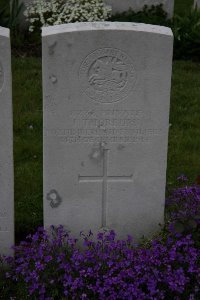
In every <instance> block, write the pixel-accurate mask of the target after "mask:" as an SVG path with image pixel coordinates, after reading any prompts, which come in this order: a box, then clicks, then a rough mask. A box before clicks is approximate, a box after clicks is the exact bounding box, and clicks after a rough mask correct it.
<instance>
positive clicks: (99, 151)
mask: <svg viewBox="0 0 200 300" xmlns="http://www.w3.org/2000/svg"><path fill="white" fill-rule="evenodd" d="M105 146H106V143H99V145H98V146H96V147H94V148H93V149H92V151H91V153H90V154H89V158H90V159H91V160H92V161H94V162H99V161H101V160H102V159H103V156H104V149H105Z"/></svg>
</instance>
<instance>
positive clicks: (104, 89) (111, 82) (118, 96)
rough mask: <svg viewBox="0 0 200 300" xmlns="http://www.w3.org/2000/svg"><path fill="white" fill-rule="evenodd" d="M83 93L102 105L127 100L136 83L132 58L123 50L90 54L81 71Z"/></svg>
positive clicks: (105, 50) (109, 50)
mask: <svg viewBox="0 0 200 300" xmlns="http://www.w3.org/2000/svg"><path fill="white" fill-rule="evenodd" d="M79 78H80V83H81V86H82V89H83V91H84V92H85V93H86V95H87V96H88V97H90V98H91V99H93V100H95V101H98V102H100V103H113V102H117V101H120V100H122V99H124V98H126V97H127V96H128V95H129V93H130V92H131V90H132V89H133V87H134V85H135V81H136V74H135V69H134V66H133V62H132V60H131V58H130V57H129V56H128V55H127V54H126V53H124V52H123V51H121V50H118V49H113V48H103V49H98V50H96V51H94V52H93V53H91V54H89V55H88V56H87V57H86V59H85V60H84V61H83V63H82V64H81V67H80V71H79Z"/></svg>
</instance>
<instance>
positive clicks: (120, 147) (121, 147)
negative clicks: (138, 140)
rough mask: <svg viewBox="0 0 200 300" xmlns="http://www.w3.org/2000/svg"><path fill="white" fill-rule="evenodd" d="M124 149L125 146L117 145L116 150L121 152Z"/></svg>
mask: <svg viewBox="0 0 200 300" xmlns="http://www.w3.org/2000/svg"><path fill="white" fill-rule="evenodd" d="M124 148H125V146H124V145H123V144H120V145H118V147H117V149H118V150H123V149H124Z"/></svg>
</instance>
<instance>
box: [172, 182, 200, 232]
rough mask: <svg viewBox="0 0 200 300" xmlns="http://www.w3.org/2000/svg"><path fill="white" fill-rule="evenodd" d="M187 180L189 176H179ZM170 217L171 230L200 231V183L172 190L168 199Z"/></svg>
mask: <svg viewBox="0 0 200 300" xmlns="http://www.w3.org/2000/svg"><path fill="white" fill-rule="evenodd" d="M178 179H179V180H181V181H182V182H186V181H187V178H186V177H184V176H182V177H179V178H178ZM166 210H167V211H168V213H169V218H170V225H169V229H170V231H173V232H175V231H177V232H178V233H183V232H185V233H186V232H188V233H189V232H190V233H192V232H196V231H197V232H199V228H200V185H192V186H187V185H186V186H183V187H181V188H178V189H175V190H173V191H172V192H171V194H170V196H169V197H168V198H167V200H166Z"/></svg>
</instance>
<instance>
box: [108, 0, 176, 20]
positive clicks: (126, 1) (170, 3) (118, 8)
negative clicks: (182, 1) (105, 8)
mask: <svg viewBox="0 0 200 300" xmlns="http://www.w3.org/2000/svg"><path fill="white" fill-rule="evenodd" d="M105 3H106V4H108V5H111V6H112V9H113V13H117V12H124V11H127V10H128V9H129V8H132V9H133V10H134V11H140V10H142V9H143V7H144V5H147V6H151V5H159V4H163V8H164V10H165V11H166V12H167V14H168V16H169V17H172V16H173V13H174V0H105Z"/></svg>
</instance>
